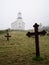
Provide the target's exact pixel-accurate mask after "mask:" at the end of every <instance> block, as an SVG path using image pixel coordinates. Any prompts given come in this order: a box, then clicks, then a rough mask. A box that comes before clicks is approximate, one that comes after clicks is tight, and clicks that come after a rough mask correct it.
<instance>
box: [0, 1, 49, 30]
mask: <svg viewBox="0 0 49 65" xmlns="http://www.w3.org/2000/svg"><path fill="white" fill-rule="evenodd" d="M18 12H21V13H22V17H23V21H24V22H25V29H32V27H33V25H34V23H35V22H36V23H38V24H39V23H42V25H43V26H47V25H48V26H49V0H0V29H6V28H11V23H12V22H14V21H15V20H17V14H18Z"/></svg>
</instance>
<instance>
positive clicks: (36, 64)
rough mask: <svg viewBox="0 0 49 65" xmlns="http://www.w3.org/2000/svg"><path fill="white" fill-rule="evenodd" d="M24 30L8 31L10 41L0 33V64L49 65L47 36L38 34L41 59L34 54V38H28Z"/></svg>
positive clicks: (48, 40) (48, 39) (48, 41)
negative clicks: (35, 58) (37, 58)
mask: <svg viewBox="0 0 49 65" xmlns="http://www.w3.org/2000/svg"><path fill="white" fill-rule="evenodd" d="M26 33H27V32H25V31H22V32H20V31H12V32H10V35H11V38H10V41H7V40H6V38H5V37H4V36H5V35H6V34H5V33H4V34H1V35H0V65H49V36H46V35H45V36H39V42H40V43H39V46H40V56H41V57H42V58H43V60H41V61H35V60H33V59H32V58H34V57H35V56H36V54H35V53H36V51H35V40H34V38H28V37H27V36H26Z"/></svg>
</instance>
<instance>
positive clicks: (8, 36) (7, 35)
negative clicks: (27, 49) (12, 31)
mask: <svg viewBox="0 0 49 65" xmlns="http://www.w3.org/2000/svg"><path fill="white" fill-rule="evenodd" d="M6 32H7V34H6V35H5V37H6V38H7V41H9V38H10V37H11V36H10V35H9V32H8V30H6Z"/></svg>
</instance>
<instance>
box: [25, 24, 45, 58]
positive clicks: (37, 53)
mask: <svg viewBox="0 0 49 65" xmlns="http://www.w3.org/2000/svg"><path fill="white" fill-rule="evenodd" d="M33 27H34V29H35V32H33V33H32V32H28V33H27V34H26V35H27V36H28V37H32V36H35V45H36V57H40V50H39V35H45V34H46V31H45V30H43V31H41V32H38V27H39V25H38V24H37V23H35V24H34V25H33Z"/></svg>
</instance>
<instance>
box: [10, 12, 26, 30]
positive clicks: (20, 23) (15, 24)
mask: <svg viewBox="0 0 49 65" xmlns="http://www.w3.org/2000/svg"><path fill="white" fill-rule="evenodd" d="M11 29H12V30H25V23H24V22H23V20H22V16H21V12H19V13H18V17H17V20H16V21H15V22H13V23H11Z"/></svg>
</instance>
